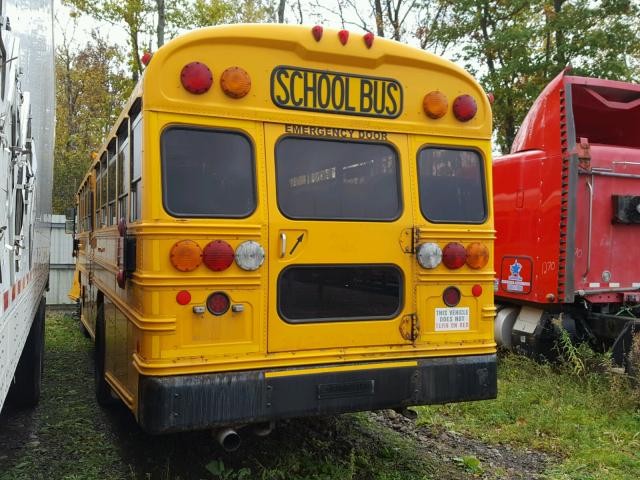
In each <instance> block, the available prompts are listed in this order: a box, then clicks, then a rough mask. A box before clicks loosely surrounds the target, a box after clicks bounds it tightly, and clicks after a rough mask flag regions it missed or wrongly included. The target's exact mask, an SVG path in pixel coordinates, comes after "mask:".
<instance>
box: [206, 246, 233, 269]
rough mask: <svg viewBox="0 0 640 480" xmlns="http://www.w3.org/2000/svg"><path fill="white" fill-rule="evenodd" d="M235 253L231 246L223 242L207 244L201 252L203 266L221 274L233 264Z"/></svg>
mask: <svg viewBox="0 0 640 480" xmlns="http://www.w3.org/2000/svg"><path fill="white" fill-rule="evenodd" d="M234 257H235V253H234V251H233V248H232V247H231V245H229V244H228V243H227V242H225V241H223V240H214V241H213V242H209V243H208V244H207V246H206V247H204V250H203V251H202V260H203V262H204V264H205V265H206V266H207V267H209V268H210V269H211V270H213V271H214V272H221V271H222V270H226V269H227V268H229V265H231V264H232V263H233V259H234Z"/></svg>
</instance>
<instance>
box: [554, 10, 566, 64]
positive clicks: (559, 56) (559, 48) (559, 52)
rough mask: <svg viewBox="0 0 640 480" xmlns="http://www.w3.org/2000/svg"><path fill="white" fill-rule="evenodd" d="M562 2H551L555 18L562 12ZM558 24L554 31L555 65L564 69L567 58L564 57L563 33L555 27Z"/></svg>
mask: <svg viewBox="0 0 640 480" xmlns="http://www.w3.org/2000/svg"><path fill="white" fill-rule="evenodd" d="M564 2H565V0H553V10H554V12H555V14H556V18H557V17H558V15H560V12H561V11H562V5H563V4H564ZM559 23H560V22H556V31H555V37H556V63H557V64H558V66H560V67H565V66H566V65H567V56H566V55H565V52H564V32H563V31H562V29H560V28H558V27H557V25H558V24H559Z"/></svg>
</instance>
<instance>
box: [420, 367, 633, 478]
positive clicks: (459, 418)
mask: <svg viewBox="0 0 640 480" xmlns="http://www.w3.org/2000/svg"><path fill="white" fill-rule="evenodd" d="M498 369H499V376H498V398H497V399H496V400H492V401H485V402H471V403H462V404H450V405H444V406H431V407H421V408H419V409H418V413H419V417H418V422H419V423H420V424H427V425H430V426H431V427H432V428H436V429H438V428H439V429H446V430H454V431H457V432H462V433H464V434H467V435H471V436H474V437H477V438H480V439H481V440H483V441H486V442H493V443H501V444H509V445H511V446H513V447H516V448H517V447H521V448H535V449H539V450H542V451H545V452H548V453H549V454H551V455H553V456H556V457H557V458H558V464H557V465H552V466H550V467H549V470H548V472H547V475H548V476H549V477H550V478H563V479H564V478H566V479H581V480H582V479H616V480H618V479H629V480H631V479H637V478H639V477H640V455H638V451H640V436H639V435H638V432H639V431H640V411H638V407H637V403H635V402H634V401H633V398H632V397H631V396H630V390H629V386H628V384H627V382H626V381H625V378H624V377H623V376H616V377H614V376H612V375H605V374H592V375H590V376H587V377H584V376H576V375H574V374H573V373H570V372H568V371H567V369H565V368H557V367H555V366H553V365H551V364H538V363H535V362H534V361H532V360H529V359H527V358H524V357H520V356H516V355H511V354H510V355H506V356H505V357H503V358H501V359H500V361H499V365H498Z"/></svg>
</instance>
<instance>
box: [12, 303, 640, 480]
mask: <svg viewBox="0 0 640 480" xmlns="http://www.w3.org/2000/svg"><path fill="white" fill-rule="evenodd" d="M46 341H47V347H46V355H45V372H44V378H43V395H42V399H41V403H40V405H39V406H38V407H37V408H36V409H35V410H32V411H14V412H11V413H12V414H11V415H7V412H3V414H2V416H0V480H23V479H24V480H27V479H28V480H39V479H43V480H58V479H66V480H76V479H82V480H94V479H95V480H98V479H100V480H112V479H114V480H115V479H118V480H120V479H123V480H136V479H141V480H155V479H158V480H179V479H180V480H192V479H194V480H197V479H223V480H303V479H304V480H325V479H326V480H332V479H339V480H428V479H438V480H460V479H465V478H479V477H482V478H498V477H500V478H509V475H510V474H509V473H506V471H504V470H503V469H502V467H504V466H508V467H509V468H512V467H513V465H512V464H511V462H515V459H514V457H513V456H511V455H510V454H509V451H510V450H508V449H506V448H503V447H498V448H501V452H502V455H503V456H504V462H505V463H504V464H503V465H502V466H500V465H497V466H491V465H490V464H489V463H490V462H489V461H487V459H486V458H478V457H482V452H481V451H473V450H472V451H468V450H467V451H465V450H464V447H463V446H461V445H463V444H462V443H459V442H457V441H453V442H452V444H451V445H447V446H448V447H451V448H449V449H448V450H447V449H444V450H440V449H439V448H437V447H439V446H440V445H441V444H442V442H446V441H447V440H446V438H454V439H455V438H459V437H457V436H455V435H453V436H452V435H451V434H450V433H447V435H443V436H442V437H441V436H440V434H439V433H442V432H451V431H453V432H458V433H464V434H465V435H466V436H468V437H474V438H477V439H480V440H482V441H483V442H486V443H488V444H505V445H509V446H510V447H511V448H513V449H516V450H527V449H537V450H541V451H544V452H547V453H548V454H550V456H551V461H550V462H549V466H548V470H547V472H546V476H547V477H548V478H553V479H607V478H609V479H626V478H628V479H637V478H640V411H639V409H638V402H637V399H638V396H637V397H636V400H635V401H634V400H633V398H632V396H631V393H632V392H631V390H630V388H629V387H628V385H626V382H624V381H623V380H621V378H620V377H617V376H613V375H611V374H607V373H602V372H598V373H593V371H594V369H595V367H594V365H595V366H597V365H601V364H602V362H601V359H600V358H599V357H594V356H589V355H587V354H586V353H585V352H583V351H577V352H573V353H575V354H576V355H573V356H567V361H566V363H565V364H564V365H563V366H561V367H557V366H556V367H554V366H551V365H540V364H536V363H534V362H531V361H529V360H527V359H525V358H521V357H516V356H513V355H507V356H504V357H503V358H501V359H500V362H499V397H498V399H497V400H494V401H488V402H477V403H467V404H455V405H445V406H432V407H421V408H418V409H417V411H418V413H419V418H418V420H419V423H421V424H422V425H425V426H426V428H425V429H424V430H420V431H419V434H420V435H427V436H428V437H429V438H430V439H431V440H430V441H431V442H435V443H431V444H427V443H424V442H423V440H417V437H415V436H411V435H404V434H401V433H399V432H397V431H395V430H392V429H390V428H388V427H387V426H385V424H382V423H380V421H378V420H376V417H374V416H372V415H368V414H353V415H343V416H337V417H324V418H311V419H297V420H290V421H285V422H281V423H280V424H279V425H278V428H277V429H276V430H274V432H273V433H272V434H271V435H270V436H269V437H266V438H260V437H256V436H253V435H250V434H249V435H245V436H244V443H243V446H242V447H241V449H240V450H238V451H237V452H234V453H225V452H223V451H222V450H221V449H220V447H219V446H218V445H217V444H216V443H215V442H214V440H213V439H212V437H211V435H210V433H208V432H192V433H184V434H176V435H166V436H156V437H153V436H149V435H146V434H145V433H144V432H142V431H141V430H140V429H139V427H138V426H137V424H136V423H135V420H134V419H133V417H132V415H131V413H130V412H129V411H128V410H126V409H125V408H124V407H116V408H113V409H102V408H99V407H98V406H97V404H96V402H95V399H94V396H93V395H94V394H93V373H92V372H93V361H92V352H93V347H92V345H91V342H90V341H89V340H87V339H85V338H84V337H82V335H81V334H80V332H79V329H78V326H77V323H76V322H75V321H74V320H72V319H71V317H69V316H64V315H62V314H54V315H50V316H49V318H48V319H47V323H46ZM576 365H577V367H576ZM441 439H442V440H441ZM439 442H440V443H439ZM463 443H464V442H463ZM443 452H444V453H443ZM448 452H453V453H451V454H450V453H448ZM519 455H520V457H519V458H522V457H523V456H524V457H526V458H529V457H528V456H527V454H519ZM514 465H516V467H515V468H516V469H517V468H520V464H519V463H515V464H514ZM501 472H503V473H501ZM523 475H524V477H523V478H526V477H527V473H526V471H524V473H523Z"/></svg>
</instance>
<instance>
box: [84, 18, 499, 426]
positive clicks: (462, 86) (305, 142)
mask: <svg viewBox="0 0 640 480" xmlns="http://www.w3.org/2000/svg"><path fill="white" fill-rule="evenodd" d="M490 137H491V108H490V105H489V102H488V100H487V96H486V94H485V93H484V92H483V90H482V88H481V87H480V86H479V85H478V83H476V81H475V80H474V79H473V78H472V77H471V76H470V75H469V74H467V73H466V72H465V71H463V70H462V69H461V68H459V67H457V66H455V65H454V64H452V63H450V62H448V61H445V60H443V59H441V58H438V57H436V56H434V55H431V54H429V53H426V52H424V51H421V50H417V49H414V48H411V47H409V46H406V45H403V44H400V43H397V42H393V41H389V40H385V39H382V38H375V37H374V36H373V35H371V34H365V35H363V34H359V33H353V32H352V33H351V34H349V32H346V31H340V32H338V31H335V30H330V29H323V28H321V27H314V28H307V27H303V26H285V25H236V26H220V27H213V28H206V29H202V30H197V31H194V32H191V33H188V34H185V35H183V36H181V37H179V38H176V39H175V40H172V41H171V42H169V43H167V44H166V45H164V46H163V47H162V48H160V49H159V50H158V51H157V52H155V53H154V54H153V56H152V58H151V59H150V61H149V63H148V66H147V67H146V70H145V72H144V75H143V76H142V78H141V80H140V82H139V84H138V85H137V87H136V88H135V90H134V91H133V94H132V95H131V98H130V100H129V101H128V103H127V105H126V106H125V108H124V110H123V112H122V114H121V115H120V117H119V119H118V121H117V123H116V124H115V126H114V127H113V129H112V130H111V133H110V135H109V136H108V138H107V139H106V141H105V143H104V146H103V148H102V150H101V151H99V152H98V154H97V156H96V157H95V161H94V163H93V165H92V167H91V169H90V171H89V172H88V174H87V176H86V178H85V179H84V181H83V182H82V185H81V186H80V189H79V192H78V228H77V234H76V246H77V275H78V277H77V280H78V282H79V284H80V290H79V300H80V304H81V322H82V325H83V327H84V328H85V329H86V330H87V332H88V334H90V335H91V336H92V337H93V338H94V339H95V346H96V348H95V353H96V362H95V365H96V393H97V397H98V400H99V401H100V402H102V403H106V402H108V401H109V400H111V399H112V397H118V398H120V399H121V400H122V401H123V402H124V403H125V404H126V405H127V406H128V408H130V409H131V411H132V412H133V413H134V415H135V416H136V419H137V421H138V422H139V424H140V425H141V426H142V427H143V428H144V429H145V430H146V431H148V432H151V433H161V432H171V431H180V430H192V429H205V428H211V429H214V428H220V427H223V426H240V425H247V424H255V423H268V422H272V421H274V420H277V419H281V418H287V417H297V416H306V415H318V414H333V413H340V412H351V411H361V410H372V409H382V408H396V409H403V408H406V407H407V406H412V405H423V404H430V403H444V402H457V401H468V400H480V399H487V398H494V397H495V395H496V355H495V353H496V350H495V348H496V347H495V343H494V339H493V320H494V315H495V308H494V305H493V278H494V272H493V262H492V261H491V258H492V255H493V241H494V238H495V232H494V230H493V211H492V201H491V198H492V186H491V175H490V172H491V168H490V166H491V164H490V161H491V159H490V155H491V148H490Z"/></svg>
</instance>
